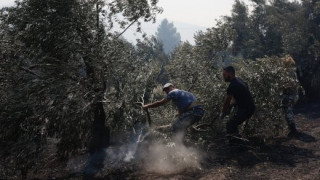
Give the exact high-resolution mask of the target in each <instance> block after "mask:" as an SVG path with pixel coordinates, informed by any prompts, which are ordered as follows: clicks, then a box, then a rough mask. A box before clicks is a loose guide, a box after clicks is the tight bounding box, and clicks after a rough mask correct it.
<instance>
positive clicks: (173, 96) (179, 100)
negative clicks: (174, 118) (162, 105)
mask: <svg viewBox="0 0 320 180" xmlns="http://www.w3.org/2000/svg"><path fill="white" fill-rule="evenodd" d="M165 99H167V100H172V101H173V103H174V104H175V105H176V106H177V108H178V110H179V112H184V111H186V110H187V108H188V107H189V106H190V104H191V103H192V102H193V101H196V97H195V96H194V95H193V94H192V93H190V92H188V91H184V90H179V89H174V90H172V91H170V92H169V94H168V95H167V97H166V98H165Z"/></svg>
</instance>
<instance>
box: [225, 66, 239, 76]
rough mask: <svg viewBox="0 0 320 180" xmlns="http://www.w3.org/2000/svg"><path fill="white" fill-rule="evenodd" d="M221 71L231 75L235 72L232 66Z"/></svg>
mask: <svg viewBox="0 0 320 180" xmlns="http://www.w3.org/2000/svg"><path fill="white" fill-rule="evenodd" d="M223 70H224V71H226V72H228V73H232V74H235V73H236V71H235V70H234V67H232V66H228V67H225V68H223Z"/></svg>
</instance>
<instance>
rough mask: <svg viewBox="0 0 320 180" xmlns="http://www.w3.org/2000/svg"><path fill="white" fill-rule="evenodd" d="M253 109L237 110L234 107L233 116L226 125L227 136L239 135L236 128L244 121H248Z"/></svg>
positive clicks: (237, 108)
mask: <svg viewBox="0 0 320 180" xmlns="http://www.w3.org/2000/svg"><path fill="white" fill-rule="evenodd" d="M254 110H255V108H254V107H252V108H239V107H236V110H235V114H234V116H233V117H232V118H231V119H230V120H229V121H228V123H227V133H228V134H239V130H238V126H239V125H240V124H242V123H243V122H244V121H246V120H247V119H249V118H250V117H251V116H252V115H253V113H254Z"/></svg>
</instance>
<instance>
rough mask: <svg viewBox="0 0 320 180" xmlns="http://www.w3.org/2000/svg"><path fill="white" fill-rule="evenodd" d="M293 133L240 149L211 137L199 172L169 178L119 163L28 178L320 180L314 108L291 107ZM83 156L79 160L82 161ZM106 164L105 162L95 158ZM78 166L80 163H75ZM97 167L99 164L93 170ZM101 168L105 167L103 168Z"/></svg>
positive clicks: (53, 166)
mask: <svg viewBox="0 0 320 180" xmlns="http://www.w3.org/2000/svg"><path fill="white" fill-rule="evenodd" d="M295 120H296V124H297V129H298V130H299V134H298V135H297V136H296V137H287V136H282V137H276V138H273V139H270V140H267V141H265V142H259V143H254V141H253V140H251V139H250V140H251V141H250V142H249V143H245V144H244V145H242V146H230V145H229V144H227V143H225V142H223V141H225V140H223V139H219V138H216V140H215V141H213V142H212V145H211V146H209V148H208V149H205V150H202V151H203V154H204V156H203V158H202V159H201V168H190V169H185V170H183V171H181V172H177V173H173V174H165V175H163V174H157V173H148V172H145V171H143V170H141V168H140V165H139V163H138V162H135V163H126V164H124V163H123V164H121V163H119V162H117V167H115V166H114V167H113V168H112V169H108V168H107V169H108V170H107V171H106V170H105V171H102V172H95V173H93V174H91V175H88V174H83V173H79V172H75V173H72V172H71V171H70V169H68V170H66V168H65V167H66V166H67V165H59V166H57V162H55V160H54V159H52V161H50V159H47V160H46V161H47V163H46V165H44V166H42V167H43V169H39V170H37V171H34V172H33V173H30V174H29V178H30V179H61V180H62V179H70V180H71V179H205V180H206V179H239V180H240V179H245V180H250V179H286V180H287V179H308V180H309V179H319V178H320V141H319V139H320V104H303V105H299V106H297V107H296V108H295ZM86 158H87V157H85V155H84V157H83V158H82V159H86ZM100 158H102V159H106V158H108V157H100ZM75 162H78V165H79V166H81V164H82V163H83V162H84V161H83V160H81V158H79V159H78V160H77V161H75ZM95 166H96V167H99V164H96V165H95ZM101 168H102V167H101ZM104 169H106V167H104Z"/></svg>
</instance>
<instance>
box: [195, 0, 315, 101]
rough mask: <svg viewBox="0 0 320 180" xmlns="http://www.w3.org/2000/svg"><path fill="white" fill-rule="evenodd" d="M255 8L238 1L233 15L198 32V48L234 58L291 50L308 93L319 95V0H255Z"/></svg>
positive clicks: (225, 58) (211, 54)
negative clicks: (299, 0) (268, 0)
mask: <svg viewBox="0 0 320 180" xmlns="http://www.w3.org/2000/svg"><path fill="white" fill-rule="evenodd" d="M252 2H253V11H252V13H251V14H249V13H248V7H247V5H246V4H245V3H244V2H243V1H240V0H237V1H235V3H234V5H233V9H232V13H231V16H225V17H223V18H222V19H221V20H219V21H218V23H217V26H216V27H213V28H211V29H208V30H207V31H206V32H200V33H197V34H196V36H195V41H196V44H197V46H196V47H197V48H200V49H199V51H203V53H204V54H203V55H205V56H207V57H208V58H209V59H210V58H215V60H214V59H213V61H216V62H217V58H222V59H223V61H224V62H225V63H226V62H227V63H228V62H231V61H230V56H229V55H232V56H233V57H240V58H244V59H251V60H257V59H258V58H262V57H264V56H283V55H284V54H290V55H291V56H292V57H293V58H294V59H295V60H296V63H297V69H298V71H297V72H298V75H299V79H300V81H301V83H302V84H303V86H304V88H305V90H306V94H307V96H309V97H310V98H311V99H315V97H316V98H317V99H320V93H319V92H320V83H319V82H320V73H319V69H320V64H319V55H320V53H319V52H320V51H319V47H320V46H319V44H320V43H319V42H320V36H319V32H320V31H319V30H320V29H319V12H318V11H319V10H318V9H319V7H320V3H319V2H317V1H311V0H306V1H302V2H301V3H299V2H298V1H293V2H292V1H288V0H274V1H270V3H266V1H265V0H252Z"/></svg>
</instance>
